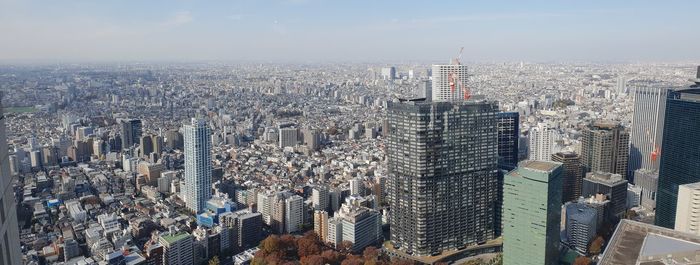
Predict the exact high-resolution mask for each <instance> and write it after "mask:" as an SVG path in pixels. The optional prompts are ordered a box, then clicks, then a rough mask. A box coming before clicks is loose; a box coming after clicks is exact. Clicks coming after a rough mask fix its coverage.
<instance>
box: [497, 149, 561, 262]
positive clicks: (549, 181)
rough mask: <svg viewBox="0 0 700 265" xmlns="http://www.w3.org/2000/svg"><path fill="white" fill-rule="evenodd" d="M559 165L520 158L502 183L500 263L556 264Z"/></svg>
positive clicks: (558, 224) (559, 213)
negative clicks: (501, 252) (501, 250)
mask: <svg viewBox="0 0 700 265" xmlns="http://www.w3.org/2000/svg"><path fill="white" fill-rule="evenodd" d="M562 172H563V169H562V164H561V163H558V162H548V161H533V160H528V161H523V162H521V163H520V164H519V165H518V167H517V168H516V169H515V170H513V171H511V172H509V173H508V174H506V175H505V179H504V185H503V264H505V265H519V264H522V265H532V264H545V265H549V264H558V259H559V227H560V220H561V196H562V194H561V185H562Z"/></svg>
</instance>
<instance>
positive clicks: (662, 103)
mask: <svg viewBox="0 0 700 265" xmlns="http://www.w3.org/2000/svg"><path fill="white" fill-rule="evenodd" d="M669 91H670V89H668V88H654V87H640V88H636V89H635V90H634V116H633V117H632V128H631V129H630V158H629V161H628V168H629V173H628V174H634V171H635V170H637V169H647V170H649V171H652V172H653V171H657V170H659V160H660V159H661V154H660V151H661V139H662V137H663V131H664V130H663V128H664V117H665V115H664V113H665V110H666V96H667V95H668V92H669ZM655 151H656V153H654V152H655Z"/></svg>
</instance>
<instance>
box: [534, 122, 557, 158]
mask: <svg viewBox="0 0 700 265" xmlns="http://www.w3.org/2000/svg"><path fill="white" fill-rule="evenodd" d="M529 137H530V145H529V147H530V155H529V156H528V159H530V160H539V161H550V160H551V159H552V154H553V153H555V152H556V151H557V149H556V141H557V140H559V133H558V132H557V131H556V130H554V129H553V128H550V127H549V126H548V125H547V124H544V123H539V124H537V127H533V128H531V129H530V135H529Z"/></svg>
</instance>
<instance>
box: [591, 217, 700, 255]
mask: <svg viewBox="0 0 700 265" xmlns="http://www.w3.org/2000/svg"><path fill="white" fill-rule="evenodd" d="M696 244H700V236H696V235H693V234H687V233H683V232H679V231H676V230H673V229H668V228H665V227H660V226H655V225H652V224H645V223H641V222H637V221H631V220H628V219H623V220H621V221H620V223H619V224H618V225H617V229H615V233H614V234H613V236H612V238H611V239H610V242H609V243H608V247H607V248H606V249H605V252H603V256H602V257H601V259H600V262H598V264H638V263H637V260H638V259H639V256H640V255H641V256H646V255H659V254H666V253H667V254H673V253H675V252H677V251H679V250H680V251H683V250H688V247H689V246H696ZM693 248H694V247H693ZM697 249H698V250H700V245H697ZM655 262H657V261H654V260H645V261H643V262H642V263H641V264H663V263H655Z"/></svg>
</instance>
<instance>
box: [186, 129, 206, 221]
mask: <svg viewBox="0 0 700 265" xmlns="http://www.w3.org/2000/svg"><path fill="white" fill-rule="evenodd" d="M183 131H184V139H185V184H186V185H187V188H186V193H185V197H186V198H185V202H186V205H187V208H189V209H190V210H192V211H193V212H197V213H199V212H201V211H202V210H204V208H205V206H206V203H207V200H209V199H210V198H211V170H212V166H211V138H210V137H209V136H210V135H211V131H210V129H209V126H208V125H207V123H206V121H205V120H202V119H192V123H191V124H185V125H184V126H183Z"/></svg>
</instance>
